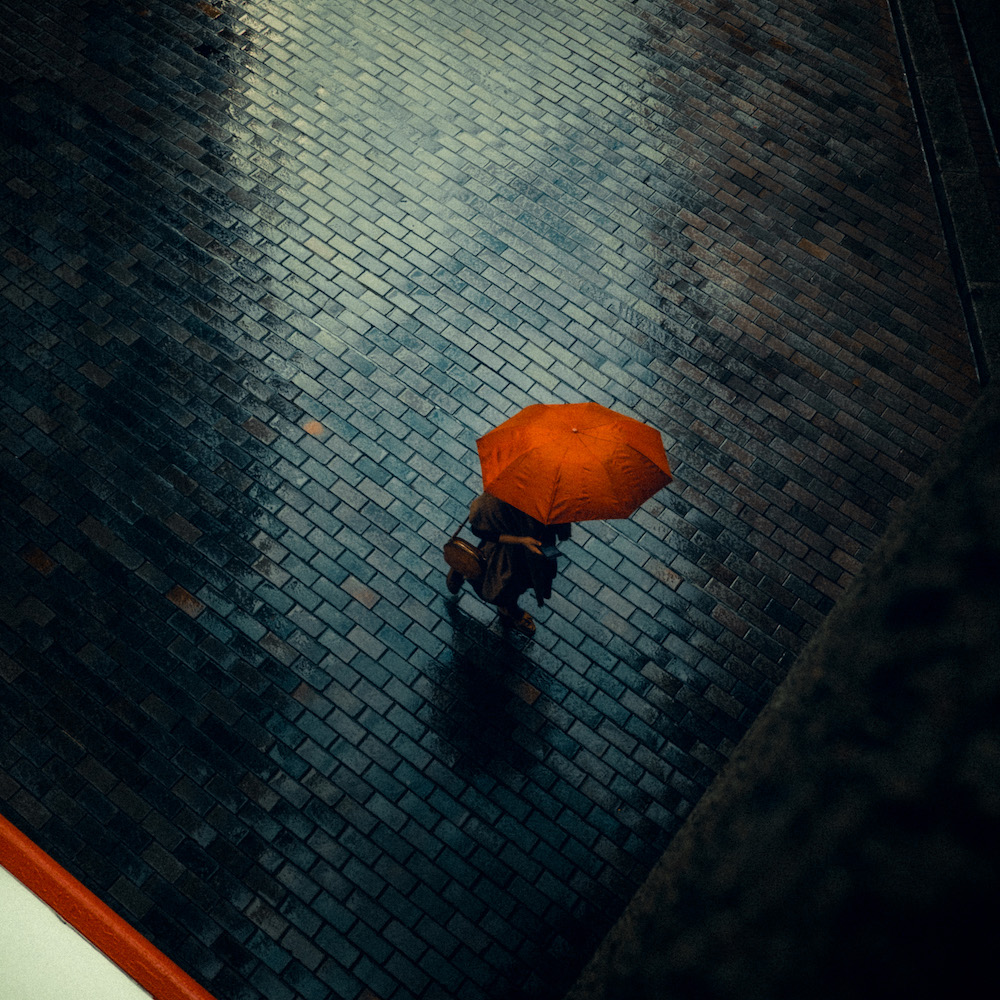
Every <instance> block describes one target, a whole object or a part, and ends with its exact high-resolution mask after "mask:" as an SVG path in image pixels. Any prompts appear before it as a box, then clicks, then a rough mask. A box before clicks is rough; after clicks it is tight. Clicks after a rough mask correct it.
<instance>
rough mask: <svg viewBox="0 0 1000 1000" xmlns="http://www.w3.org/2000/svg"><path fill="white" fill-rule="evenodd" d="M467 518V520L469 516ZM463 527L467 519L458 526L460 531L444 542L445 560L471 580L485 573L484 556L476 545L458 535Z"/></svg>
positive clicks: (457, 571)
mask: <svg viewBox="0 0 1000 1000" xmlns="http://www.w3.org/2000/svg"><path fill="white" fill-rule="evenodd" d="M465 520H466V521H467V520H468V518H466V519H465ZM463 527H465V521H463V522H462V523H461V524H460V525H459V526H458V531H456V532H455V534H454V535H452V536H451V538H449V539H448V541H447V542H445V543H444V561H445V562H446V563H447V564H448V566H449V567H450V568H451V569H453V570H454V571H455V572H456V573H459V574H461V575H462V576H464V577H465V579H466V580H469V581H470V582H471V581H474V580H478V579H479V578H480V577H481V576H482V575H483V557H482V556H481V555H480V554H479V549H477V548H476V547H475V545H473V544H472V543H471V542H467V541H466V540H465V539H464V538H459V537H458V532H459V531H461V530H462V528H463Z"/></svg>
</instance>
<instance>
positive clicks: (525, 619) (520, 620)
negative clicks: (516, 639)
mask: <svg viewBox="0 0 1000 1000" xmlns="http://www.w3.org/2000/svg"><path fill="white" fill-rule="evenodd" d="M500 622H501V624H502V625H503V626H504V628H513V629H517V631H518V632H522V633H523V634H524V635H534V634H535V619H534V618H532V617H531V615H529V614H528V612H527V611H522V610H521V609H520V608H518V609H517V611H516V612H514V613H513V614H511V613H510V612H509V611H501V612H500Z"/></svg>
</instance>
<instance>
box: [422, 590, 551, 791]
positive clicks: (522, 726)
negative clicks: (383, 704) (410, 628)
mask: <svg viewBox="0 0 1000 1000" xmlns="http://www.w3.org/2000/svg"><path fill="white" fill-rule="evenodd" d="M447 610H448V616H449V618H450V619H451V623H452V627H453V630H454V632H453V636H454V638H453V642H452V648H451V651H450V656H446V657H444V658H443V659H442V661H441V662H440V664H439V665H438V670H437V671H436V672H435V674H434V675H433V676H432V677H431V678H430V679H431V683H432V684H433V685H434V689H435V690H434V693H433V696H432V697H431V698H429V699H428V701H429V704H430V705H431V719H430V721H429V725H430V726H431V728H432V729H433V730H434V731H435V732H436V733H437V734H438V736H439V737H441V739H443V740H445V741H446V742H447V743H448V744H449V745H450V746H451V747H452V748H453V750H454V754H453V762H452V769H453V770H455V771H456V772H457V773H461V774H463V776H466V777H470V776H472V775H474V774H482V773H486V774H490V775H492V776H493V777H496V778H500V779H505V778H506V779H509V778H510V777H511V776H512V774H513V773H515V772H516V773H519V774H521V775H524V774H525V773H526V772H527V770H528V769H529V768H530V767H531V766H532V764H533V763H537V760H536V758H535V757H534V756H532V755H531V753H529V752H528V750H527V749H525V743H528V742H529V737H530V735H531V734H530V729H529V728H528V726H527V725H526V721H527V720H526V712H527V710H528V707H529V705H530V704H531V702H532V701H533V700H534V697H533V696H532V695H534V696H537V690H536V689H535V688H534V687H532V685H531V684H529V683H528V681H527V680H525V677H526V675H527V674H528V673H529V672H530V670H531V663H530V661H529V660H528V659H527V658H526V657H525V656H524V655H523V652H522V650H523V649H524V648H525V646H526V645H527V644H528V643H530V639H528V638H527V637H524V636H517V637H516V638H514V637H511V636H509V635H508V634H507V633H504V632H503V631H501V630H499V629H497V628H495V627H493V626H490V625H484V624H483V623H482V622H479V621H477V620H476V619H474V618H472V617H470V616H469V615H467V614H465V613H464V612H463V611H462V610H461V608H460V607H459V605H458V602H457V601H449V602H448V603H447Z"/></svg>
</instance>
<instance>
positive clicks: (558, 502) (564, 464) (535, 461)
mask: <svg viewBox="0 0 1000 1000" xmlns="http://www.w3.org/2000/svg"><path fill="white" fill-rule="evenodd" d="M476 446H477V448H478V449H479V461H480V464H481V465H482V469H483V488H484V489H485V490H486V491H487V492H488V493H492V494H493V496H495V497H498V498H499V499H501V500H505V501H506V502H507V503H509V504H511V506H513V507H517V509H518V510H522V511H524V513H525V514H530V515H531V516H532V517H534V518H535V519H536V520H539V521H541V522H542V523H543V524H564V523H567V522H570V521H593V520H597V519H600V518H607V517H628V516H629V515H630V514H631V513H632V512H633V511H634V510H635V509H636V508H637V507H638V506H639V505H640V504H641V503H643V501H645V500H647V499H648V498H649V497H651V496H652V495H653V494H654V493H656V492H657V491H658V490H659V489H660V488H661V487H663V486H666V485H667V483H669V482H670V480H671V478H672V476H671V474H670V465H669V463H668V462H667V455H666V452H664V450H663V439H662V438H661V437H660V432H659V431H657V430H655V429H654V428H652V427H649V426H648V425H646V424H642V423H639V421H638V420H633V419H632V418H631V417H626V416H623V415H622V414H620V413H615V412H614V410H609V409H607V407H604V406H600V405H599V404H597V403H562V404H556V405H552V406H547V405H545V404H543V403H536V404H534V405H533V406H527V407H525V408H524V409H523V410H521V412H520V413H518V414H516V415H515V416H513V417H511V418H510V419H509V420H505V421H504V422H503V423H502V424H500V426H499V427H496V428H494V429H493V430H491V431H489V432H488V433H486V434H484V435H483V436H482V437H481V438H479V440H478V441H477V442H476Z"/></svg>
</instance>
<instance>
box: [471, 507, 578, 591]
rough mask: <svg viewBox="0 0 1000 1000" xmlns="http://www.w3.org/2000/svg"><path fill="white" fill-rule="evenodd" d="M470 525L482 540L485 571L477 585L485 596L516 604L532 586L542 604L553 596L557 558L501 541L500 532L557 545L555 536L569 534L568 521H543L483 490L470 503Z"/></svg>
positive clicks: (565, 537) (481, 548)
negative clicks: (558, 523) (549, 557)
mask: <svg viewBox="0 0 1000 1000" xmlns="http://www.w3.org/2000/svg"><path fill="white" fill-rule="evenodd" d="M469 528H470V529H471V530H472V533H473V534H474V535H475V536H476V537H477V538H479V539H480V540H481V541H480V544H479V551H480V552H481V553H482V556H483V562H484V564H485V572H484V573H483V576H482V579H481V580H479V581H478V583H477V584H476V585H475V587H476V592H477V593H478V594H479V596H480V597H482V598H483V600H485V601H489V602H490V603H491V604H496V605H498V606H499V607H513V606H514V605H516V604H517V601H518V598H519V597H520V596H521V595H522V594H523V593H524V592H525V591H526V590H528V589H529V588H531V589H532V590H534V592H535V599H536V600H537V601H538V606H539V607H541V606H542V604H543V602H544V601H546V600H547V599H548V598H549V597H551V596H552V581H553V580H554V579H555V576H556V561H555V559H548V558H546V557H545V556H539V555H535V554H534V553H533V552H531V551H529V550H528V549H527V548H525V547H524V546H523V545H510V544H508V543H504V542H501V541H500V536H501V535H516V536H519V537H530V538H537V539H538V541H539V542H541V544H542V545H543V546H546V545H554V544H555V541H556V538H560V539H567V538H569V535H570V526H569V525H568V524H560V525H544V524H542V523H541V521H536V520H535V518H533V517H531V516H530V515H528V514H525V513H524V512H523V511H520V510H518V509H517V508H516V507H512V506H511V505H510V504H509V503H505V502H504V501H503V500H498V499H497V498H496V497H495V496H492V495H491V494H489V493H482V494H480V495H479V496H478V497H476V499H475V500H473V501H472V504H471V505H470V507H469Z"/></svg>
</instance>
